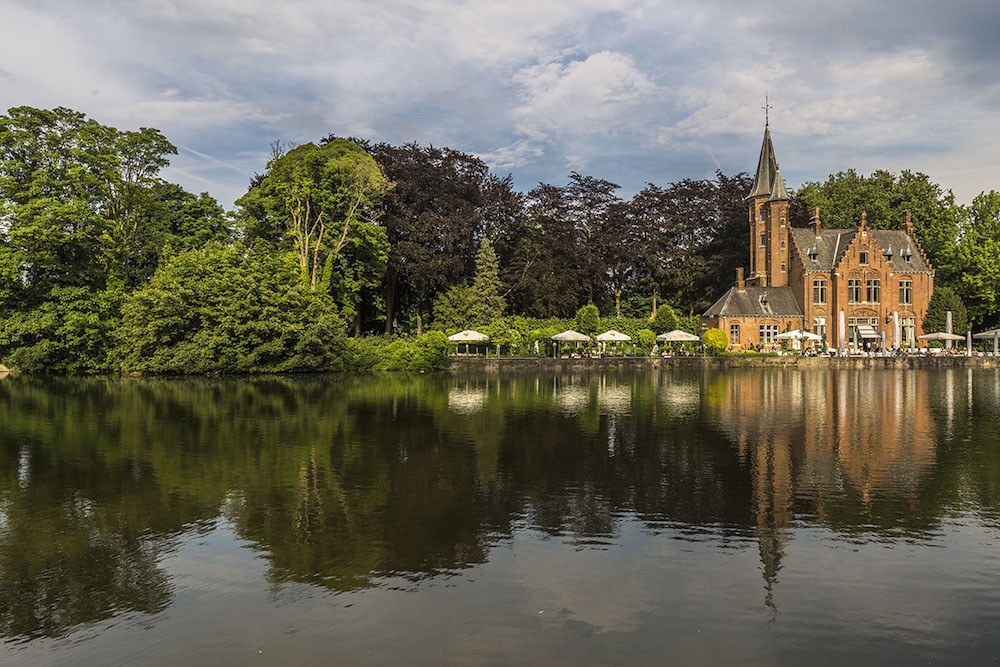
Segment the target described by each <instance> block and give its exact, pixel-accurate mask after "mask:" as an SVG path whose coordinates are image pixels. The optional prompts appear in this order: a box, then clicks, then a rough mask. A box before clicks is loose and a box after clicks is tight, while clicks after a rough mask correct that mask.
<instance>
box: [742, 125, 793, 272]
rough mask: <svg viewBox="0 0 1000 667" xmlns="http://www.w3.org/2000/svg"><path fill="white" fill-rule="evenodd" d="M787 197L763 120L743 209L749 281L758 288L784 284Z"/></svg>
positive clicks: (786, 270) (786, 262) (786, 264)
mask: <svg viewBox="0 0 1000 667" xmlns="http://www.w3.org/2000/svg"><path fill="white" fill-rule="evenodd" d="M790 199H791V198H790V197H789V196H788V190H787V189H785V182H784V180H783V179H782V178H781V170H780V169H779V168H778V161H777V159H775V157H774V146H773V145H772V143H771V128H770V125H769V123H768V121H767V120H765V121H764V142H763V143H762V144H761V147H760V159H759V160H758V161H757V175H756V177H755V178H754V181H753V187H752V188H751V189H750V194H749V195H747V208H748V210H749V218H750V219H749V222H750V279H749V281H748V282H752V284H754V285H758V286H761V287H784V286H786V285H788V203H789V200H790Z"/></svg>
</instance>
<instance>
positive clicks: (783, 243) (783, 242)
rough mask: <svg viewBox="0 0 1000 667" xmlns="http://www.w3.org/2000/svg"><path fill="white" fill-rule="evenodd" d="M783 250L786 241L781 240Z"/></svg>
mask: <svg viewBox="0 0 1000 667" xmlns="http://www.w3.org/2000/svg"><path fill="white" fill-rule="evenodd" d="M781 249H782V250H784V249H785V239H781Z"/></svg>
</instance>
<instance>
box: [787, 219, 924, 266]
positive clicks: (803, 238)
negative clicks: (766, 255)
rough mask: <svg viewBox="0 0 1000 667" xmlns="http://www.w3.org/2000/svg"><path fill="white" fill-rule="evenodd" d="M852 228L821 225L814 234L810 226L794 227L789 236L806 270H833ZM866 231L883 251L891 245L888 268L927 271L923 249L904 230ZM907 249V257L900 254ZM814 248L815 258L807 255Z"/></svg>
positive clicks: (841, 254)
mask: <svg viewBox="0 0 1000 667" xmlns="http://www.w3.org/2000/svg"><path fill="white" fill-rule="evenodd" d="M857 233H858V230H856V229H823V230H821V231H820V235H819V236H816V234H815V232H814V231H813V229H812V228H811V227H794V228H793V229H792V236H793V238H794V239H795V245H796V246H797V247H798V249H799V250H800V251H801V253H802V261H803V262H804V263H805V268H806V272H809V271H833V270H835V269H836V267H837V264H839V263H840V260H841V258H842V257H843V256H844V253H845V252H847V248H848V246H850V245H851V241H853V240H854V237H855V236H856V235H857ZM868 233H869V234H871V235H872V239H873V240H874V241H875V243H876V245H878V247H879V248H880V249H881V251H882V254H883V255H885V253H886V251H887V250H888V249H889V248H892V257H891V258H887V259H888V260H889V265H890V266H891V267H892V270H893V271H894V272H896V273H929V272H930V271H931V268H930V265H929V264H928V263H927V260H926V258H925V257H924V255H923V253H921V252H920V248H919V247H918V246H917V244H916V243H915V242H914V241H913V240H912V239H911V238H910V237H909V236H907V234H906V232H904V231H901V230H898V229H869V230H868ZM907 248H908V249H909V250H910V259H909V261H907V260H906V259H904V258H903V251H904V250H906V249H907ZM813 251H815V255H816V259H815V260H811V259H809V256H810V254H812V253H813Z"/></svg>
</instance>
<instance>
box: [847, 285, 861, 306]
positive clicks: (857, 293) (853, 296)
mask: <svg viewBox="0 0 1000 667" xmlns="http://www.w3.org/2000/svg"><path fill="white" fill-rule="evenodd" d="M847 303H861V281H860V280H848V281H847Z"/></svg>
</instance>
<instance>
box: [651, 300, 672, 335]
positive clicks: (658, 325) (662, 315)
mask: <svg viewBox="0 0 1000 667" xmlns="http://www.w3.org/2000/svg"><path fill="white" fill-rule="evenodd" d="M650 326H651V327H652V329H653V331H655V332H656V333H658V334H661V333H667V332H668V331H673V330H674V329H676V328H677V315H676V314H675V313H674V309H673V308H671V307H670V305H669V304H666V303H665V304H663V305H662V306H659V307H658V308H657V309H656V316H655V317H654V318H653V321H652V322H651V323H650Z"/></svg>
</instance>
